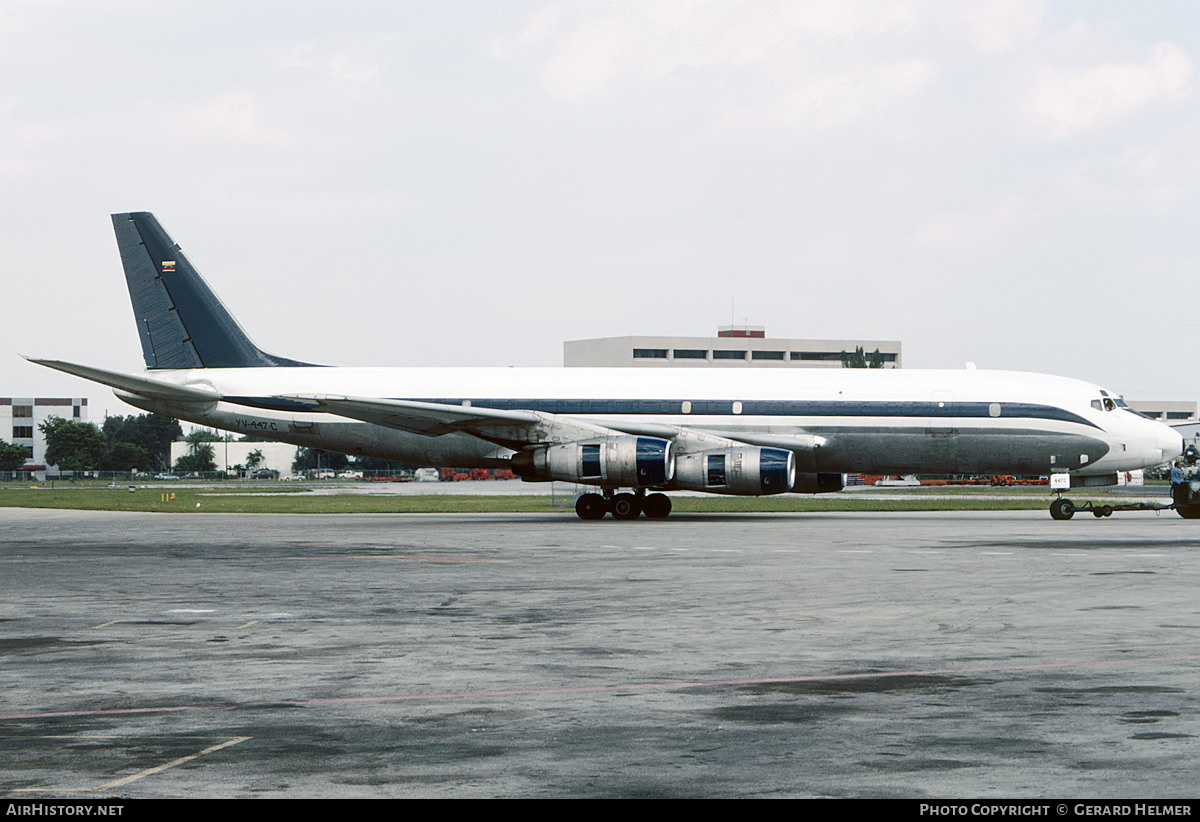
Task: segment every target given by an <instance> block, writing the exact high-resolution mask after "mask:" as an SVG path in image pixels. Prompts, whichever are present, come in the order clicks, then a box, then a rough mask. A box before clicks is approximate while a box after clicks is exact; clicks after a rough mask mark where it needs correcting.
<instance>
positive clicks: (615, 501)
mask: <svg viewBox="0 0 1200 822" xmlns="http://www.w3.org/2000/svg"><path fill="white" fill-rule="evenodd" d="M609 504H610V507H611V508H612V515H613V519H637V518H638V517H639V516H641V513H642V501H641V500H640V499H638V498H637V497H636V496H634V495H633V494H617V495H615V496H614V497H613V498H612V500H611V502H610V503H609Z"/></svg>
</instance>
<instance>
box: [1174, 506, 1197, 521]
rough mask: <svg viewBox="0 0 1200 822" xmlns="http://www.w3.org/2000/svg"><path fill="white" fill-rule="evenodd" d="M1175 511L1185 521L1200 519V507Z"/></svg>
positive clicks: (1186, 507) (1189, 507)
mask: <svg viewBox="0 0 1200 822" xmlns="http://www.w3.org/2000/svg"><path fill="white" fill-rule="evenodd" d="M1175 510H1176V511H1177V512H1179V516H1181V517H1183V518H1184V519H1200V505H1188V506H1185V507H1183V508H1176V509H1175Z"/></svg>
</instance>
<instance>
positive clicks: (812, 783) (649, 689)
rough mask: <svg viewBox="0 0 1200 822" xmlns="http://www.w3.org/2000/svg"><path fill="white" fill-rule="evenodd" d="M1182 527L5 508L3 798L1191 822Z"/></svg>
mask: <svg viewBox="0 0 1200 822" xmlns="http://www.w3.org/2000/svg"><path fill="white" fill-rule="evenodd" d="M1198 548H1200V523H1195V522H1189V521H1185V520H1182V519H1179V518H1178V517H1176V516H1174V515H1173V514H1163V515H1154V514H1146V513H1137V514H1117V515H1115V516H1113V517H1111V518H1108V519H1095V518H1093V517H1081V516H1077V517H1076V518H1075V519H1074V520H1071V521H1069V522H1054V521H1052V520H1051V519H1050V518H1049V516H1048V514H1046V513H1045V512H1036V513H1020V512H1016V513H930V514H921V513H905V514H769V515H768V514H761V515H721V516H703V515H675V516H672V517H671V518H670V519H668V520H665V521H657V522H651V521H646V520H642V521H638V522H614V521H612V520H605V521H602V522H580V521H579V520H577V519H576V518H575V517H574V515H573V514H570V513H563V514H556V515H456V516H444V515H357V516H335V515H319V516H318V515H307V516H275V515H206V514H127V513H92V512H80V511H37V510H15V509H5V510H0V662H2V664H0V794H3V795H4V796H7V797H13V798H46V797H58V798H66V797H93V798H99V797H910V798H924V797H938V798H966V797H980V798H984V797H1028V798H1038V797H1096V798H1130V797H1139V798H1173V797H1185V798H1186V797H1195V796H1196V784H1197V783H1196V774H1197V773H1198V772H1200V694H1198V690H1200V604H1198V601H1197V600H1198V597H1197V591H1198V583H1200V574H1198V571H1200V550H1198Z"/></svg>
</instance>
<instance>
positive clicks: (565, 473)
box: [512, 436, 675, 488]
mask: <svg viewBox="0 0 1200 822" xmlns="http://www.w3.org/2000/svg"><path fill="white" fill-rule="evenodd" d="M512 470H513V473H514V474H516V475H517V476H519V477H521V478H522V479H527V480H542V481H546V480H561V481H563V482H578V483H582V484H585V485H603V486H606V487H612V488H656V487H658V486H662V485H666V484H667V483H668V482H670V481H671V478H672V477H674V476H675V450H674V448H672V446H671V442H670V440H663V439H658V438H657V437H633V436H629V437H597V438H595V439H591V440H582V441H580V442H569V443H566V444H564V445H543V446H539V447H537V448H530V449H527V450H525V451H521V452H519V453H517V454H515V455H514V456H513V458H512Z"/></svg>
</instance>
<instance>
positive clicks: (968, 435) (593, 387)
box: [27, 212, 1200, 520]
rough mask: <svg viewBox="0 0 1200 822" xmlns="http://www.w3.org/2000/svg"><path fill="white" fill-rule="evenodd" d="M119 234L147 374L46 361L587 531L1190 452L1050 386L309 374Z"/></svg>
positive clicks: (757, 376)
mask: <svg viewBox="0 0 1200 822" xmlns="http://www.w3.org/2000/svg"><path fill="white" fill-rule="evenodd" d="M112 221H113V228H114V230H115V232H116V238H117V247H118V250H119V252H120V256H121V261H122V265H123V267H124V270H125V277H126V283H127V285H128V288H129V295H130V299H131V302H132V304H133V310H134V315H135V318H136V320H137V329H138V336H139V338H140V340H141V344H142V354H143V356H144V359H145V366H146V367H145V369H144V370H143V371H141V372H140V373H127V372H123V371H111V370H107V369H102V368H96V367H93V366H88V365H81V364H77V363H71V362H64V361H61V360H48V359H36V358H32V357H27V359H29V360H30V361H31V362H35V363H38V364H40V365H44V366H48V367H50V368H54V369H57V370H59V371H63V372H66V373H68V374H73V375H76V376H79V377H83V378H85V379H88V380H92V381H94V382H97V383H100V384H102V385H106V386H109V387H111V388H113V389H114V390H115V393H116V395H117V397H119V398H120V399H122V400H124V401H125V402H127V403H129V404H130V405H133V406H135V407H137V408H140V409H143V410H145V411H150V412H153V413H156V414H161V415H164V416H169V417H174V418H177V419H182V420H187V421H189V422H193V423H197V424H199V425H205V426H210V427H214V428H220V429H224V430H226V431H232V432H237V433H242V434H252V435H255V436H259V437H264V438H266V439H271V440H279V441H282V442H288V443H293V444H295V445H300V446H306V447H309V448H316V449H321V450H327V451H339V452H344V453H347V454H353V455H369V456H375V457H381V458H384V459H388V460H395V461H402V462H406V463H410V464H423V465H439V466H454V467H462V468H509V469H511V470H512V471H513V472H514V473H515V474H516V475H517V476H519V477H521V478H522V479H524V480H527V481H535V482H536V481H552V480H560V481H565V482H573V483H577V484H580V485H584V486H591V487H594V488H595V489H596V490H595V491H594V492H588V493H584V494H582V495H581V496H580V497H579V498H578V501H577V503H576V506H575V510H576V514H577V515H578V516H579V517H580V518H581V519H585V520H592V519H602V518H604V517H605V516H608V515H610V514H611V516H612V517H613V518H614V519H621V520H628V519H636V518H637V517H639V516H642V515H644V516H645V517H647V518H651V519H660V518H663V517H666V516H668V515H669V514H670V512H671V500H670V497H669V496H667V493H668V492H671V491H676V490H686V491H701V492H707V493H713V494H732V495H746V496H762V495H769V494H781V493H788V492H794V493H806V494H813V493H821V492H828V491H838V490H841V489H842V487H843V485H844V475H845V474H847V473H872V474H897V475H899V474H916V473H955V474H1021V475H1030V474H1034V475H1036V474H1047V475H1049V474H1057V475H1060V477H1061V476H1063V475H1067V476H1069V477H1071V478H1072V481H1073V482H1075V483H1077V484H1079V485H1084V486H1092V485H1112V484H1116V482H1117V477H1118V473H1119V472H1125V471H1132V470H1136V469H1141V468H1146V467H1149V466H1155V465H1161V464H1162V463H1164V462H1167V461H1169V460H1170V459H1172V458H1174V457H1175V456H1176V455H1178V454H1180V452H1181V451H1182V449H1183V442H1182V439H1181V437H1180V435H1179V434H1178V433H1177V432H1176V431H1174V430H1173V429H1171V428H1169V427H1168V426H1166V425H1163V424H1161V423H1159V422H1156V421H1153V420H1150V419H1148V418H1146V417H1143V416H1141V415H1139V414H1137V413H1136V412H1134V411H1133V410H1131V409H1130V408H1129V407H1128V406H1127V405H1126V404H1125V402H1124V400H1123V399H1121V397H1120V396H1119V395H1117V394H1114V393H1112V392H1109V391H1107V390H1105V389H1103V388H1100V387H1099V386H1095V385H1091V384H1089V383H1086V382H1081V381H1079V380H1074V379H1068V378H1064V377H1055V376H1049V375H1045V374H1034V373H1021V372H1009V371H988V370H975V369H964V370H960V371H956V370H918V369H887V370H881V369H795V370H791V369H789V370H780V369H755V368H747V369H645V368H636V369H635V368H473V367H458V368H432V367H415V368H413V367H408V368H381V367H367V368H345V367H328V366H321V365H315V364H312V363H306V362H299V361H296V360H292V359H287V358H285V357H279V356H276V355H273V354H269V353H267V352H265V351H263V350H262V349H260V348H259V347H258V346H257V345H255V344H254V343H253V342H252V341H251V340H250V338H249V337H248V336H247V335H246V333H245V331H243V330H242V328H241V326H240V325H239V324H238V322H237V321H236V320H235V319H234V318H233V315H232V314H230V313H229V311H228V310H227V309H226V307H225V306H224V304H223V303H222V302H221V300H220V299H219V298H218V297H217V296H216V294H215V293H214V292H213V291H212V290H211V289H210V288H209V286H208V284H207V283H206V282H205V280H204V279H203V278H202V277H201V276H200V273H199V271H198V270H197V269H196V267H195V266H194V265H193V264H192V263H191V261H190V260H189V259H188V257H187V256H186V255H185V254H184V253H183V251H182V250H181V249H180V247H179V245H178V244H176V243H175V241H174V240H173V239H172V238H171V237H170V236H169V235H168V234H167V232H166V231H165V230H164V229H163V228H162V226H161V225H160V224H159V222H158V220H157V219H155V217H154V216H153V215H152V214H150V213H149V212H129V213H121V214H114V215H112ZM1061 501H1062V500H1061V499H1060V500H1059V501H1058V502H1061ZM1060 513H1061V509H1060ZM1181 513H1183V512H1182V511H1181ZM1196 513H1198V515H1200V512H1196ZM1051 514H1052V515H1053V516H1055V518H1056V519H1062V518H1067V517H1061V516H1059V514H1058V513H1056V512H1055V509H1054V508H1053V507H1052V509H1051ZM1185 516H1186V514H1185Z"/></svg>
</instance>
